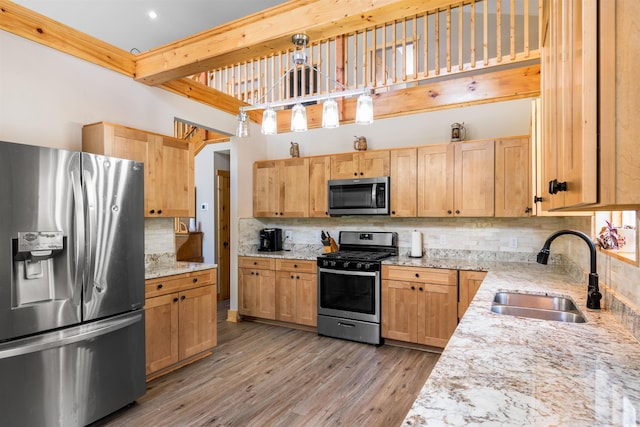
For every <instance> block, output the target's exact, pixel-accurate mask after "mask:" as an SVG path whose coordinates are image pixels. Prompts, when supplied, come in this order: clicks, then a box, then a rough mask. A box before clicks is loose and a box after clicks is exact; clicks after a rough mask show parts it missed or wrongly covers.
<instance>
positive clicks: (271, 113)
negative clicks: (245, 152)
mask: <svg viewBox="0 0 640 427" xmlns="http://www.w3.org/2000/svg"><path fill="white" fill-rule="evenodd" d="M261 132H262V133H263V134H265V135H275V134H277V133H278V115H277V114H276V111H275V110H274V109H273V108H271V107H270V106H268V107H267V109H266V110H264V113H262V130H261Z"/></svg>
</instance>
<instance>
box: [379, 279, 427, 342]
mask: <svg viewBox="0 0 640 427" xmlns="http://www.w3.org/2000/svg"><path fill="white" fill-rule="evenodd" d="M417 287H418V284H416V283H412V282H402V281H398V280H383V281H382V296H381V303H382V336H383V337H384V338H389V339H395V340H400V341H407V342H417V336H418V329H417V325H418V307H417V299H416V298H417V293H416V292H417V290H416V289H417Z"/></svg>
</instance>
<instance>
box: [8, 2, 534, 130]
mask: <svg viewBox="0 0 640 427" xmlns="http://www.w3.org/2000/svg"><path fill="white" fill-rule="evenodd" d="M460 3H461V2H460V1H457V2H453V1H452V0H291V1H288V2H286V3H282V4H280V5H278V6H274V7H272V8H270V9H267V10H265V11H263V12H259V13H256V14H253V15H250V16H247V17H245V18H241V19H239V20H236V21H233V22H230V23H228V24H224V25H221V26H218V27H215V28H212V29H210V30H207V31H204V32H201V33H198V34H195V35H193V36H191V37H187V38H185V39H182V40H178V41H176V42H174V43H171V44H169V45H165V46H162V47H159V48H156V49H152V50H150V51H147V52H144V53H142V54H139V55H133V54H131V53H129V52H126V51H124V50H121V49H119V48H116V47H114V46H111V45H109V44H108V43H105V42H103V41H100V40H97V39H95V38H93V37H91V36H89V35H87V34H84V33H81V32H79V31H77V30H74V29H72V28H70V27H67V26H65V25H63V24H60V23H58V22H56V21H53V20H51V19H49V18H47V17H45V16H42V15H40V14H37V13H35V12H33V11H31V10H29V9H26V8H24V7H22V6H19V5H17V4H15V3H13V2H11V1H9V0H0V29H2V30H5V31H8V32H11V33H14V34H16V35H19V36H21V37H24V38H27V39H29V40H32V41H35V42H38V43H41V44H44V45H46V46H49V47H51V48H54V49H57V50H60V51H62V52H65V53H68V54H70V55H73V56H76V57H78V58H81V59H84V60H87V61H90V62H93V63H96V64H98V65H101V66H103V67H106V68H109V69H111V70H114V71H117V72H119V73H122V74H125V75H127V76H130V77H131V78H134V79H136V80H137V81H139V82H141V83H145V84H148V85H151V86H157V87H160V88H163V89H165V90H168V91H171V92H174V93H177V94H180V95H182V96H185V97H187V98H190V99H193V100H196V101H199V102H202V103H204V104H207V105H210V106H212V107H215V108H217V109H220V110H223V111H226V112H228V113H230V114H237V113H238V111H239V108H240V107H241V106H242V105H244V104H243V102H242V101H240V100H238V99H236V98H233V97H231V96H229V95H226V94H224V93H222V92H220V91H217V90H214V89H212V88H209V87H208V86H205V85H203V84H201V83H198V82H196V81H194V80H193V79H190V78H187V76H190V75H193V74H196V73H199V72H203V71H207V70H210V69H213V68H215V67H219V66H222V65H228V64H233V63H237V62H240V61H242V60H245V59H248V58H254V57H257V56H266V55H270V54H272V53H274V52H279V51H282V50H284V49H287V48H289V47H290V46H291V35H292V34H294V33H297V32H304V33H306V34H308V35H309V36H310V38H311V40H319V39H325V38H330V37H336V36H339V35H342V34H345V33H348V32H353V31H357V30H361V29H363V28H366V27H371V26H372V25H375V24H378V23H380V24H382V23H384V22H389V21H392V20H395V19H401V18H404V17H408V16H414V15H416V14H418V13H421V12H425V11H432V10H436V9H438V8H442V7H446V6H448V5H450V4H456V5H459V4H460ZM463 3H466V2H463ZM512 74H513V73H512ZM515 74H516V76H515V77H511V78H512V79H515V80H516V83H515V86H514V87H509V88H508V89H507V90H506V91H505V85H504V84H499V85H498V86H496V88H500V89H501V90H502V93H496V94H495V96H493V94H492V90H493V89H492V87H488V86H487V87H484V88H482V91H481V92H479V91H478V87H477V82H478V81H479V79H476V78H474V77H473V76H472V77H471V78H469V77H466V78H458V79H455V81H458V82H459V83H458V84H460V85H461V88H463V89H462V90H463V91H464V92H465V93H467V94H468V93H470V92H475V95H478V94H479V93H482V94H483V97H482V99H473V98H471V99H470V98H469V97H468V96H466V95H465V94H461V95H460V96H459V100H458V102H456V100H455V99H454V100H453V101H452V100H451V99H450V97H449V98H448V99H446V100H443V104H440V103H438V102H434V100H435V99H436V98H437V95H438V93H440V92H443V91H444V90H443V88H442V86H435V87H433V86H430V85H422V86H420V88H421V89H420V90H419V93H417V94H416V88H413V93H414V96H416V97H417V98H418V99H426V100H428V101H429V102H428V103H427V104H428V105H424V106H422V105H420V103H418V104H417V105H415V106H414V107H413V108H408V109H407V108H406V107H407V106H406V103H404V104H403V102H404V101H403V100H402V96H400V101H399V102H400V103H401V104H398V105H402V106H403V107H405V108H404V111H399V110H398V108H396V107H395V106H394V105H389V101H392V100H393V99H394V98H397V95H395V96H393V97H389V96H387V98H389V99H388V100H387V101H386V106H385V110H384V111H385V113H384V114H382V115H380V114H379V113H378V112H377V113H376V117H379V116H380V117H387V116H392V115H398V114H409V113H414V112H418V111H428V110H431V109H434V108H447V107H451V106H455V105H469V104H470V103H477V102H490V100H493V99H513V98H515V97H525V96H536V95H538V94H539V90H540V89H539V66H533V67H530V66H529V67H522V70H521V71H520V72H516V73H515ZM455 81H451V83H450V84H451V85H454V84H456V83H455ZM470 82H472V83H473V84H471V86H469V85H470ZM503 83H504V82H503ZM512 84H513V83H512ZM440 85H442V83H441V84H440ZM465 87H466V89H464V88H465ZM447 92H449V93H454V94H455V90H450V89H449V90H447ZM405 101H406V100H405ZM374 102H375V100H374ZM376 108H377V107H376ZM380 111H381V112H382V110H380ZM251 113H252V114H250V117H251V119H252V120H254V121H257V122H259V121H260V119H261V113H260V112H257V111H253V112H251ZM310 127H311V126H310Z"/></svg>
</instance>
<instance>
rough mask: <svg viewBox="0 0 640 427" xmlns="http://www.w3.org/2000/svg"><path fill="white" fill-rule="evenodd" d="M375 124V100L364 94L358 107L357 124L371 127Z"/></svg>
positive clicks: (360, 97) (359, 99)
mask: <svg viewBox="0 0 640 427" xmlns="http://www.w3.org/2000/svg"><path fill="white" fill-rule="evenodd" d="M371 123H373V99H372V98H371V95H365V94H362V95H360V96H359V97H358V104H357V105H356V124H359V125H370V124H371Z"/></svg>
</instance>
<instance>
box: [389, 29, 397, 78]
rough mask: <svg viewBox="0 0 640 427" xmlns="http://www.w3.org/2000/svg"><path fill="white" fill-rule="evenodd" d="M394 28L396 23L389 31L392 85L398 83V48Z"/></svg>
mask: <svg viewBox="0 0 640 427" xmlns="http://www.w3.org/2000/svg"><path fill="white" fill-rule="evenodd" d="M396 26H397V23H396V22H394V23H393V24H391V29H392V30H393V32H392V34H391V70H392V72H391V81H392V82H393V83H396V82H397V81H398V62H397V60H396V46H398V35H397V28H396Z"/></svg>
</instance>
